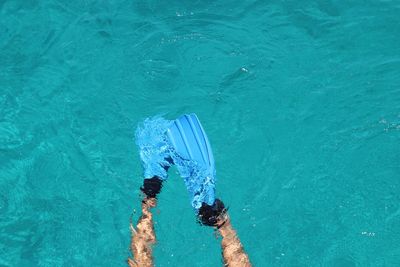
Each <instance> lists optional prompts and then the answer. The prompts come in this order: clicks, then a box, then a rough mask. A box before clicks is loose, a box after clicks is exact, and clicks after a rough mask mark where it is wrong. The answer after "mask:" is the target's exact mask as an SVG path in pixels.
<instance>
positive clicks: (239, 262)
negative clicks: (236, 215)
mask: <svg viewBox="0 0 400 267" xmlns="http://www.w3.org/2000/svg"><path fill="white" fill-rule="evenodd" d="M198 216H199V220H200V222H201V223H202V224H204V225H208V226H213V227H215V228H216V229H217V230H218V231H219V233H220V234H221V236H222V241H221V247H222V256H223V258H224V266H229V267H251V263H250V259H249V256H248V255H247V253H246V252H245V251H244V249H243V245H242V243H241V242H240V240H239V237H238V236H237V233H236V231H235V229H233V227H232V224H231V221H230V218H229V216H228V212H227V209H226V208H225V206H224V203H223V202H222V201H221V200H219V199H216V200H215V202H214V204H213V205H212V206H210V205H207V204H205V203H203V204H202V206H201V208H200V209H199V214H198Z"/></svg>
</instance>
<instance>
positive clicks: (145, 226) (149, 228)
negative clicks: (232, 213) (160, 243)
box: [128, 180, 251, 267]
mask: <svg viewBox="0 0 400 267" xmlns="http://www.w3.org/2000/svg"><path fill="white" fill-rule="evenodd" d="M145 181H146V180H145ZM141 189H142V191H143V192H144V195H145V196H144V198H143V200H142V215H141V217H140V218H139V221H138V223H137V225H136V229H135V228H134V226H133V225H132V224H131V226H130V227H131V235H132V239H131V245H130V249H131V251H132V254H133V257H134V259H131V258H129V259H128V264H129V266H130V267H153V266H154V265H153V256H152V247H153V245H154V244H155V242H156V235H155V232H154V225H153V214H152V212H151V209H152V208H154V207H155V206H156V205H157V199H156V195H157V193H159V191H160V189H161V184H160V186H159V188H157V187H156V188H154V185H153V186H148V185H147V188H146V182H145V184H144V186H143V187H142V188H141ZM215 204H217V205H215ZM215 204H214V206H209V205H206V204H203V206H202V208H201V209H200V211H199V220H200V221H201V222H203V224H205V225H209V226H212V227H214V228H215V229H217V230H218V232H219V233H220V235H221V237H222V240H221V247H222V255H223V259H224V266H229V267H251V264H250V260H249V257H248V255H247V254H246V253H245V251H244V249H243V246H242V244H241V243H240V240H239V238H238V236H237V234H236V231H235V230H234V229H233V227H232V224H231V221H230V218H229V216H228V213H227V212H226V209H225V208H224V206H223V204H222V202H221V201H219V200H218V202H217V201H216V203H215ZM215 206H219V207H215Z"/></svg>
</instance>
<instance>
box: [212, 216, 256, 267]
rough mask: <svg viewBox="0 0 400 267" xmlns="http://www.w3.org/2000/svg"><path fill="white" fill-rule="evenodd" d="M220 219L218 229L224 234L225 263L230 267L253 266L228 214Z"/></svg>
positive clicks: (223, 252)
mask: <svg viewBox="0 0 400 267" xmlns="http://www.w3.org/2000/svg"><path fill="white" fill-rule="evenodd" d="M223 217H224V218H221V219H219V221H218V223H217V225H219V228H218V231H219V233H220V234H221V236H222V242H221V246H222V256H223V258H224V265H225V266H229V267H251V263H250V259H249V256H248V255H247V254H246V252H245V251H244V249H243V246H242V244H241V243H240V240H239V237H238V236H237V234H236V231H235V229H233V227H232V224H231V221H230V219H229V217H228V214H225V215H224V216H223Z"/></svg>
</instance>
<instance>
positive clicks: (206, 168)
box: [167, 114, 215, 210]
mask: <svg viewBox="0 0 400 267" xmlns="http://www.w3.org/2000/svg"><path fill="white" fill-rule="evenodd" d="M167 137H168V140H169V142H170V145H171V146H172V148H173V150H174V156H173V161H174V164H175V165H176V166H177V167H178V171H179V173H180V175H181V176H182V177H183V178H184V180H185V184H186V187H187V189H188V191H189V193H190V194H191V197H192V206H193V207H194V208H195V209H196V210H198V209H199V208H200V207H201V204H202V202H204V203H207V204H209V205H212V204H213V203H214V201H215V163H214V156H213V153H212V150H211V145H210V142H209V141H208V138H207V135H206V133H205V131H204V129H203V127H202V126H201V124H200V121H199V119H198V118H197V116H196V115H195V114H189V115H183V116H181V117H179V118H177V119H176V120H174V121H173V122H172V124H171V125H170V126H169V127H168V130H167Z"/></svg>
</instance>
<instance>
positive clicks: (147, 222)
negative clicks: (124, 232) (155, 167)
mask: <svg viewBox="0 0 400 267" xmlns="http://www.w3.org/2000/svg"><path fill="white" fill-rule="evenodd" d="M161 184H162V181H161V180H160V179H159V178H158V177H156V176H155V177H153V178H151V179H145V180H144V184H143V187H141V190H142V192H143V193H144V194H145V197H144V198H143V201H142V216H141V217H140V219H139V221H138V223H137V226H136V229H135V228H134V226H133V225H132V224H131V226H130V227H131V246H130V249H131V252H132V254H133V257H134V259H131V258H129V259H128V264H129V266H130V267H152V266H154V264H153V255H152V252H153V250H152V246H153V245H154V243H155V242H156V235H155V232H154V224H153V214H152V213H151V208H154V207H155V206H156V204H157V199H156V195H157V194H158V193H159V192H160V190H161Z"/></svg>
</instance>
